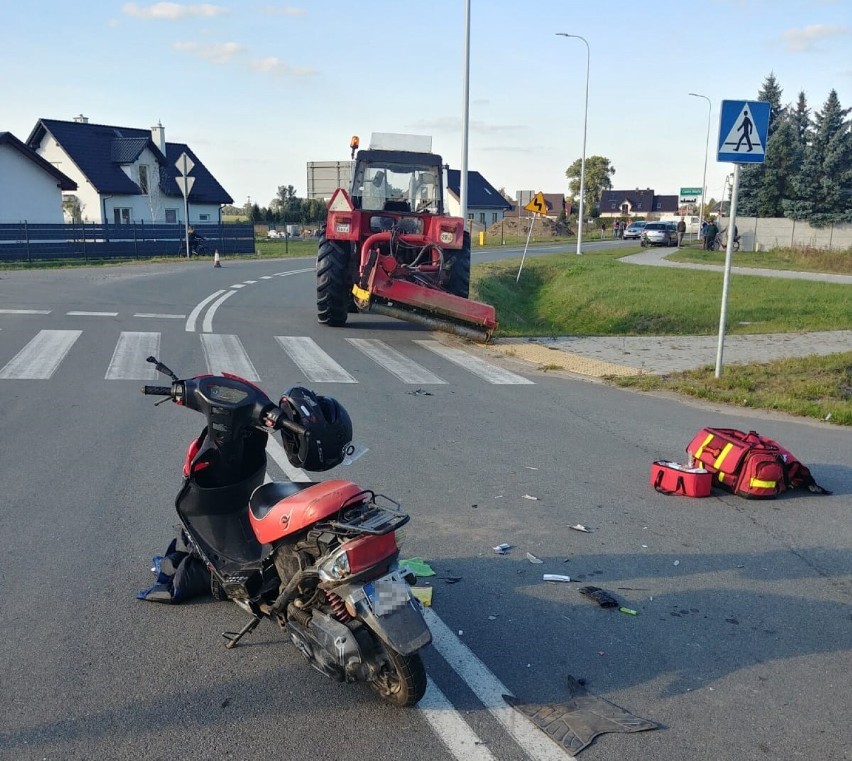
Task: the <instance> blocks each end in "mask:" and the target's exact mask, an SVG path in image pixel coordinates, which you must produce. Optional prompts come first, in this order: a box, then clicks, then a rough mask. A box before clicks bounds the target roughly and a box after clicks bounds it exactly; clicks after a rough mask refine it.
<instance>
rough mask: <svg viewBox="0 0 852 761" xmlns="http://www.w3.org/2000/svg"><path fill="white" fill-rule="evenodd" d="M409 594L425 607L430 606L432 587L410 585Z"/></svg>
mask: <svg viewBox="0 0 852 761" xmlns="http://www.w3.org/2000/svg"><path fill="white" fill-rule="evenodd" d="M411 594H412V595H414V596H415V597H416V598H417V599H418V600H420V602H422V603H423V604H424V605H425V606H426V607H427V608H429V607H431V606H432V587H411Z"/></svg>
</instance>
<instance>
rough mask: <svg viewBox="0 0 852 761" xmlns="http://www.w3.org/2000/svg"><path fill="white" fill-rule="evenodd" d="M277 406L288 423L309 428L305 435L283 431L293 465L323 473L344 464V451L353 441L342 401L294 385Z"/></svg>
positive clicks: (289, 458) (282, 436)
mask: <svg viewBox="0 0 852 761" xmlns="http://www.w3.org/2000/svg"><path fill="white" fill-rule="evenodd" d="M278 406H279V407H280V408H281V409H282V410H283V412H284V415H285V417H286V418H287V419H288V420H290V421H291V422H293V423H298V424H299V425H301V426H304V428H305V429H306V433H304V434H293V433H290V432H289V431H285V430H282V431H281V439H282V441H283V442H284V449H285V450H286V452H287V459H288V460H289V461H290V464H291V465H293V466H294V467H296V468H303V469H305V470H312V471H322V470H330V469H331V468H334V467H335V466H337V465H340V463H341V462H343V458H344V457H345V456H346V452H345V450H346V448H347V447H348V446H349V444H350V443H351V442H352V421H351V420H350V419H349V413H348V412H346V410H345V409H344V407H343V405H342V404H341V403H340V402H338V401H337V400H336V399H333V398H332V397H330V396H317V395H316V394H315V393H314V392H313V391H311V390H309V389H307V388H302V387H301V386H294V387H293V388H291V389H288V390H287V391H285V392H284V395H283V396H282V397H281V400H280V401H279V402H278Z"/></svg>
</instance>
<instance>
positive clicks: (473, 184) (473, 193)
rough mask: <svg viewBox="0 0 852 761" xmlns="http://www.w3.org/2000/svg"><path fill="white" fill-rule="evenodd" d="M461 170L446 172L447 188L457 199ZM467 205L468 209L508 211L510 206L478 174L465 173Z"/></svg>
mask: <svg viewBox="0 0 852 761" xmlns="http://www.w3.org/2000/svg"><path fill="white" fill-rule="evenodd" d="M460 184H461V170H460V169H448V170H447V188H448V190H449V191H450V192H451V193H452V194H453V195H454V196H456V198H458V197H459V195H460V193H461V190H460ZM467 205H468V208H476V209H510V208H512V204H510V203H509V202H508V201H507V200H506V199H505V198H503V196H501V195H500V191H499V190H497V189H496V188H495V187H494V186H493V185H492V184H491V183H490V182H488V180H486V179H485V178H484V177H483V176H482V175H481V174H480V173H479V172H475V171H470V170H468V172H467Z"/></svg>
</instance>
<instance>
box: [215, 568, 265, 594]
mask: <svg viewBox="0 0 852 761" xmlns="http://www.w3.org/2000/svg"><path fill="white" fill-rule="evenodd" d="M262 585H263V576H261V574H260V571H244V572H234V573H228V574H225V575H223V576H222V589H223V590H224V591H225V594H226V595H228V597H232V598H233V597H236V598H238V599H251V598H252V597H255V596H256V595H257V594H258V593H259V592H260V589H261V586H262Z"/></svg>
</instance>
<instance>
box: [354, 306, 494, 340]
mask: <svg viewBox="0 0 852 761" xmlns="http://www.w3.org/2000/svg"><path fill="white" fill-rule="evenodd" d="M369 311H370V312H374V313H375V314H380V315H383V316H385V317H393V318H394V319H397V320H406V321H408V322H416V323H417V324H418V325H423V326H424V327H426V328H431V329H432V330H440V331H443V332H444V333H453V334H455V335H457V336H461V337H462V338H469V339H471V340H472V341H478V342H479V343H484V344H487V343H488V342H489V341H490V340H491V335H492V333H493V332H494V331H493V330H485V329H482V328H474V327H471V326H470V325H459V324H457V323H455V322H450V321H449V320H442V319H440V318H439V317H433V316H431V315H428V314H422V313H421V312H411V311H409V310H408V309H400V308H399V307H394V306H389V305H387V304H380V303H378V302H375V301H374V302H373V303H372V304H370V309H369Z"/></svg>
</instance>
